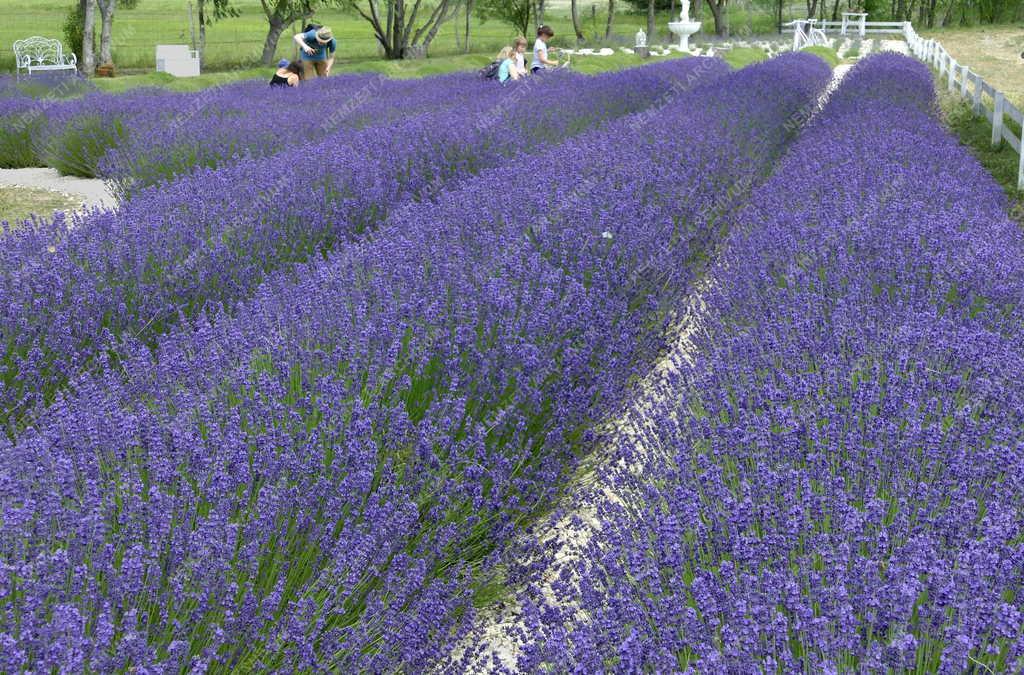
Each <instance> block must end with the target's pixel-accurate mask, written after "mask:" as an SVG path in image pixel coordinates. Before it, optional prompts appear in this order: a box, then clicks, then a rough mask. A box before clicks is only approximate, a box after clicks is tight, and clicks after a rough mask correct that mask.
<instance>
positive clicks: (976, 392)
mask: <svg viewBox="0 0 1024 675" xmlns="http://www.w3.org/2000/svg"><path fill="white" fill-rule="evenodd" d="M831 81H832V72H831V70H830V68H829V66H828V65H826V64H825V62H824V61H822V60H821V59H819V58H818V57H816V56H814V55H811V54H805V53H804V54H801V53H798V54H783V55H781V56H778V57H776V58H774V59H771V60H769V61H766V62H764V63H760V64H757V65H753V66H749V67H747V68H744V69H742V70H737V71H732V70H730V69H729V67H728V66H727V65H726V64H725V63H724V62H723V61H721V60H718V59H713V58H697V57H694V58H686V59H680V60H671V61H665V62H660V63H657V64H653V65H648V66H644V67H640V68H634V69H630V70H625V71H621V72H618V73H614V74H605V75H599V76H592V77H588V76H582V75H576V74H572V73H566V72H560V73H554V74H552V75H551V76H550V77H544V78H535V79H534V80H531V81H530V82H529V83H528V84H526V85H523V86H521V87H518V88H502V87H498V86H496V85H494V84H493V83H491V82H487V81H482V80H479V79H478V78H476V77H475V76H473V75H469V74H465V75H447V76H441V77H434V78H425V79H422V80H416V81H392V80H387V79H382V78H377V77H370V76H350V75H343V76H338V77H332V78H330V79H329V80H324V81H317V82H312V83H310V86H308V87H307V86H305V85H304V86H303V87H301V88H300V89H298V90H297V91H294V92H291V91H287V92H285V91H269V92H268V91H267V87H266V85H265V84H263V83H240V84H233V85H228V86H224V87H220V88H216V89H211V90H207V91H203V92H198V93H191V94H172V93H168V92H165V91H155V90H154V91H146V90H140V91H136V92H133V93H129V94H124V95H117V96H114V95H101V94H95V93H90V94H86V95H84V96H76V97H69V98H61V99H50V100H42V101H41V99H39V98H37V97H32V96H29V95H27V94H25V93H24V92H23V91H21V90H20V89H18V88H16V87H15V86H13V84H11V83H9V82H0V151H2V152H3V160H2V162H3V165H4V166H36V165H40V164H46V165H50V166H54V167H56V168H59V169H60V170H61V171H63V172H65V173H74V174H78V175H86V176H98V177H102V178H105V179H107V180H109V181H111V183H112V184H113V185H114V186H115V189H116V192H117V193H118V195H119V196H120V198H121V202H120V204H119V205H118V207H116V208H114V209H110V210H92V211H89V212H83V213H76V214H74V215H64V214H56V215H55V216H54V217H52V218H44V219H36V220H33V221H27V222H22V223H14V224H10V225H5V226H4V227H3V229H2V231H0V426H2V427H3V431H4V433H3V435H2V437H0V672H10V673H21V672H61V673H64V672H68V673H86V672H90V673H101V672H102V673H106V672H126V673H127V672H132V673H142V672H154V673H156V672H160V673H163V672H218V673H219V672H243V673H244V672H289V673H291V672H306V673H314V672H339V673H350V672H368V673H391V672H402V673H421V672H445V673H449V672H450V673H461V672H556V673H562V672H574V673H598V672H621V673H638V672H650V673H663V672H699V673H760V672H763V673H768V672H779V673H790V672H815V673H817V672H879V673H888V672H893V673H896V672H917V673H931V672H943V673H947V672H948V673H960V672H977V673H982V672H1020V671H1022V670H1024V614H1022V612H1024V339H1022V335H1024V332H1022V330H1021V329H1022V319H1024V315H1022V308H1021V306H1020V300H1021V298H1022V297H1024V235H1022V232H1021V230H1020V225H1019V223H1016V222H1014V221H1013V220H1011V219H1010V217H1009V215H1008V214H1007V205H1006V202H1005V197H1004V196H1003V194H1002V192H1001V191H1000V189H999V187H998V186H997V185H996V183H995V182H994V181H993V179H992V178H991V176H989V175H988V174H986V173H985V171H984V170H983V169H982V168H981V167H980V165H979V164H978V163H977V161H975V160H974V159H973V157H972V156H971V155H970V154H968V152H967V151H966V149H964V148H962V147H961V146H959V145H958V144H957V142H956V141H955V140H954V139H953V137H952V136H950V135H949V133H948V132H947V131H946V130H945V128H944V127H943V126H942V123H941V121H940V120H939V119H938V117H937V107H936V103H935V94H934V85H933V82H932V76H931V73H930V72H929V71H928V69H927V67H926V66H924V65H921V64H919V63H917V62H916V61H913V60H911V59H909V58H907V57H902V56H897V55H894V54H882V55H878V56H873V57H870V58H866V59H863V60H862V61H861V62H860V63H859V64H858V65H857V66H855V67H854V68H853V69H852V70H851V71H850V73H849V74H848V75H846V77H845V78H844V79H843V80H842V81H841V82H840V83H839V85H838V87H836V88H834V89H833V88H831V87H830V82H831ZM282 118H284V119H287V125H288V128H287V133H286V134H282V133H281V129H280V124H279V123H280V120H281V119H282Z"/></svg>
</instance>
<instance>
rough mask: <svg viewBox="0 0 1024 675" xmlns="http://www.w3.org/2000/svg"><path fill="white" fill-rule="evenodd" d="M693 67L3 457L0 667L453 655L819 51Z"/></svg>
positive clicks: (818, 73) (818, 72) (244, 664)
mask: <svg viewBox="0 0 1024 675" xmlns="http://www.w3.org/2000/svg"><path fill="white" fill-rule="evenodd" d="M682 67H683V68H687V69H688V70H689V72H690V73H692V74H694V75H695V76H696V77H697V78H698V84H697V87H696V90H695V91H693V92H689V93H679V94H677V95H676V96H674V97H672V98H671V100H666V101H665V102H664V104H663V105H662V106H661V107H660V109H659V111H658V114H657V115H651V116H646V115H643V114H640V115H636V116H632V117H630V118H627V119H624V120H621V121H619V122H615V123H612V124H610V125H608V127H607V128H605V129H602V130H598V131H594V132H589V133H585V134H583V135H581V136H580V137H578V138H576V139H574V140H570V141H568V142H567V143H566V144H565V145H564V146H562V147H559V148H555V149H554V150H551V151H548V152H544V153H540V154H539V155H538V156H536V157H526V158H521V159H517V160H514V161H511V162H509V163H508V164H507V165H505V166H502V167H500V168H496V169H491V170H487V171H484V172H482V173H481V174H480V175H479V176H477V177H475V178H473V179H469V180H466V181H464V182H462V184H461V185H459V186H457V187H454V188H452V189H450V190H447V191H446V192H444V193H443V194H442V195H440V196H439V198H438V199H437V200H436V201H434V202H431V203H424V204H419V205H414V206H410V207H409V208H405V209H402V210H401V211H398V212H396V213H393V214H391V217H390V218H389V221H388V223H387V224H386V225H385V226H384V227H382V228H381V229H380V230H379V231H378V232H377V233H376V234H374V235H372V236H371V237H370V238H369V239H367V240H365V241H363V242H361V243H356V244H353V245H351V246H348V247H345V248H343V249H339V250H337V251H335V252H334V253H332V254H331V255H330V256H328V258H327V259H326V260H324V261H320V262H317V263H310V264H308V265H306V266H303V267H302V268H301V269H300V270H299V271H298V272H297V273H296V275H295V278H294V279H292V278H290V277H289V276H286V275H276V276H275V277H274V279H273V280H272V281H271V282H269V283H267V284H265V285H264V286H263V287H262V288H261V289H260V291H259V292H258V294H257V296H256V297H255V298H254V299H253V300H252V301H251V302H248V303H246V304H245V305H244V306H242V307H241V308H240V311H238V312H236V313H235V314H234V315H233V317H228V316H224V317H218V318H215V319H212V320H209V321H206V320H202V321H197V322H194V323H193V324H192V325H191V326H190V327H189V328H187V329H186V328H182V329H179V330H176V331H174V332H173V333H171V334H169V335H168V336H166V337H165V338H162V339H160V340H159V341H158V344H157V348H156V353H155V354H151V353H150V352H149V351H148V350H145V349H142V350H139V351H136V352H134V353H132V354H130V355H126V357H125V358H124V359H123V360H122V366H123V372H122V373H115V372H107V373H105V374H104V375H102V376H100V377H85V378H82V379H80V380H79V381H78V382H76V383H75V385H76V386H75V387H74V390H75V392H76V393H75V395H74V396H71V397H69V398H67V399H61V400H59V401H57V402H56V403H55V404H54V406H53V407H52V408H51V409H50V410H49V411H48V412H47V413H46V414H45V415H44V416H43V417H42V418H41V419H40V421H39V423H38V424H37V425H36V426H34V427H33V428H31V429H29V430H27V431H26V433H25V434H23V435H22V437H21V438H20V439H19V440H18V441H17V443H16V444H13V445H8V446H7V447H4V448H2V449H0V481H2V482H0V504H2V507H3V511H2V518H3V523H4V527H3V530H2V532H0V561H2V562H0V589H2V593H0V597H3V598H4V600H3V602H2V603H0V647H2V649H0V654H2V655H3V658H4V659H6V661H5V662H4V663H3V667H4V668H6V669H9V670H18V669H21V668H24V667H32V668H33V669H40V670H42V669H50V668H57V669H61V670H72V671H80V670H83V669H86V668H92V669H97V670H102V671H107V670H113V669H129V668H132V667H149V666H154V665H159V667H161V668H165V669H167V668H174V669H177V668H184V667H191V668H197V669H202V668H215V669H224V668H226V667H235V668H238V669H240V670H242V671H250V670H267V669H271V670H278V671H284V670H288V671H295V670H302V669H308V670H310V671H318V670H319V671H322V670H326V669H336V670H339V671H342V672H354V671H355V670H365V671H368V672H384V671H392V670H394V669H396V668H405V669H407V670H409V671H410V672H417V671H420V670H422V669H423V668H424V666H425V665H427V664H428V663H429V662H431V661H432V660H434V659H435V658H437V657H439V656H442V655H443V654H444V653H445V652H446V651H447V649H448V647H449V645H450V642H451V641H452V640H454V639H457V634H458V631H459V630H460V627H461V626H463V625H464V622H465V621H466V620H467V619H468V618H469V617H470V616H471V615H472V607H473V597H474V593H475V592H476V591H478V590H479V589H480V583H481V580H486V579H488V578H489V577H488V576H487V575H486V574H484V573H483V572H484V569H485V568H486V566H487V563H488V562H489V561H490V560H491V552H492V551H493V548H494V546H495V544H496V543H497V542H501V541H504V540H506V539H507V538H508V537H509V536H511V535H512V534H513V533H515V532H517V531H519V530H520V529H521V528H522V527H523V526H524V525H526V524H528V523H529V521H530V519H531V517H532V515H533V514H534V513H535V511H536V509H537V507H538V505H542V504H544V503H546V502H547V501H549V499H550V497H551V495H552V494H554V493H555V492H557V490H558V486H559V485H560V484H561V483H562V481H563V478H564V475H565V472H566V471H567V470H569V468H570V467H571V464H572V456H573V454H574V452H575V451H577V450H579V449H580V448H581V447H582V446H583V445H584V444H585V443H586V439H587V437H588V435H589V420H592V419H595V418H600V417H601V416H602V415H603V414H605V413H606V411H607V408H608V406H609V405H612V404H614V402H615V401H616V400H618V398H619V397H620V396H621V395H622V392H623V391H624V389H625V386H626V382H627V381H628V379H629V378H630V376H631V374H632V373H633V372H634V371H635V369H636V368H637V367H638V366H639V361H640V360H642V359H643V357H644V355H645V354H646V355H649V354H650V349H651V348H652V347H654V346H655V344H656V341H657V336H659V335H660V334H661V327H662V325H663V323H662V321H661V320H659V317H660V316H662V315H663V309H664V308H665V307H666V306H671V305H672V304H674V300H675V299H676V298H678V296H679V294H680V293H681V292H683V291H684V289H685V286H686V284H687V282H688V280H689V279H691V278H692V269H691V268H692V265H693V264H694V261H697V260H699V259H700V257H701V255H700V254H701V253H702V251H705V250H706V249H707V247H708V246H709V245H711V243H712V242H713V241H714V239H715V238H716V233H717V231H718V228H719V222H720V221H719V218H718V217H719V216H721V215H722V214H724V213H727V212H728V211H729V210H730V209H731V208H732V207H733V206H734V204H735V202H736V200H738V199H741V198H742V195H743V193H744V191H743V189H736V186H741V187H742V186H747V185H749V184H750V183H751V182H752V181H753V180H755V178H756V177H757V176H759V175H761V174H763V173H764V172H766V170H767V169H768V167H769V165H770V162H771V161H772V159H773V157H775V156H777V154H778V153H779V151H780V150H781V148H782V146H783V144H784V143H785V141H786V140H787V138H788V136H789V135H790V133H791V125H788V124H787V122H789V121H791V120H792V119H794V117H795V116H796V117H799V115H800V113H801V111H805V110H807V109H808V107H809V106H812V105H813V104H814V102H815V101H816V98H817V95H818V93H819V92H820V90H821V88H822V87H823V86H824V85H825V83H826V82H827V81H828V78H829V69H828V67H827V66H826V65H825V64H824V63H823V62H821V61H820V60H819V59H817V58H816V57H813V56H810V55H787V56H784V57H780V58H779V59H776V60H774V61H772V62H769V63H766V64H761V65H758V66H754V67H751V68H748V69H746V70H744V71H741V72H739V73H735V74H732V75H728V76H725V77H722V76H720V74H719V72H718V71H717V68H719V65H717V64H716V63H714V62H707V61H702V60H688V61H687V62H684V64H683V66H682ZM703 69H707V72H706V73H704V72H703ZM705 75H706V76H707V77H708V79H707V80H704V79H702V78H703V77H704V76H705ZM709 130H714V133H709ZM656 156H658V157H660V158H661V159H655V157H656ZM539 166H543V167H546V168H547V170H545V171H537V170H536V169H537V167H539ZM510 186H515V189H511V188H510Z"/></svg>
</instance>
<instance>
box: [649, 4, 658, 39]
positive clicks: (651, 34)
mask: <svg viewBox="0 0 1024 675" xmlns="http://www.w3.org/2000/svg"><path fill="white" fill-rule="evenodd" d="M655 30H657V28H656V27H655V25H654V0H647V39H648V40H654V31H655Z"/></svg>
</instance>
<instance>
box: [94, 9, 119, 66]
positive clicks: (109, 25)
mask: <svg viewBox="0 0 1024 675" xmlns="http://www.w3.org/2000/svg"><path fill="white" fill-rule="evenodd" d="M96 5H97V6H98V7H99V10H100V64H107V63H113V62H114V59H113V57H112V56H111V53H110V43H111V33H112V32H113V30H114V10H115V9H116V8H117V1H116V0H97V1H96Z"/></svg>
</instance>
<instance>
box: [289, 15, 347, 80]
mask: <svg viewBox="0 0 1024 675" xmlns="http://www.w3.org/2000/svg"><path fill="white" fill-rule="evenodd" d="M294 39H295V42H296V43H298V45H299V50H300V57H301V61H302V79H304V80H309V79H312V78H313V77H314V76H316V77H327V76H328V75H330V74H331V66H333V65H334V52H335V50H336V49H337V48H338V41H337V40H335V39H334V34H333V33H331V29H330V28H328V27H327V26H321V27H320V28H314V29H312V30H308V31H306V32H305V33H297V34H296V35H295V38H294Z"/></svg>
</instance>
